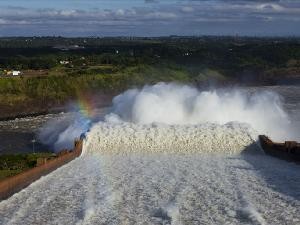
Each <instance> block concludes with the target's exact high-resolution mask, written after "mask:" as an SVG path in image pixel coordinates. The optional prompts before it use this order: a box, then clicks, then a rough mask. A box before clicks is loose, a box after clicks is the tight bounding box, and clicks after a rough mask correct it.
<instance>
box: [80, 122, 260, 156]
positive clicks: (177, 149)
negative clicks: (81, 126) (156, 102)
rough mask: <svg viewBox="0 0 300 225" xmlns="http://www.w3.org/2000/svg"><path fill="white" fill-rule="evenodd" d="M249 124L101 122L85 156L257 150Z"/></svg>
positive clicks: (89, 139) (90, 135)
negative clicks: (97, 154)
mask: <svg viewBox="0 0 300 225" xmlns="http://www.w3.org/2000/svg"><path fill="white" fill-rule="evenodd" d="M256 138H257V134H256V132H255V131H254V130H252V129H251V127H249V126H248V125H247V124H240V123H227V124H225V125H218V124H213V123H205V124H199V125H165V124H148V125H146V124H145V125H141V124H133V123H125V122H123V123H107V122H99V123H98V124H96V125H95V126H94V127H93V128H92V129H91V131H90V132H89V133H88V135H87V140H86V141H85V142H84V148H83V149H84V153H83V154H91V153H100V154H102V155H103V154H128V153H135V154H154V153H166V154H169V153H176V154H186V153H223V154H235V153H240V152H242V151H243V150H245V148H247V147H249V148H257V145H256V144H255V139H256Z"/></svg>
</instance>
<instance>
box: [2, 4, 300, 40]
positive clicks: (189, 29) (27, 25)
mask: <svg viewBox="0 0 300 225" xmlns="http://www.w3.org/2000/svg"><path fill="white" fill-rule="evenodd" d="M169 35H196V36H201V35H245V36H300V0H0V36H67V37H79V36H99V37H103V36H169Z"/></svg>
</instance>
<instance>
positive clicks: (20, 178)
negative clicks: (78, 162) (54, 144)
mask: <svg viewBox="0 0 300 225" xmlns="http://www.w3.org/2000/svg"><path fill="white" fill-rule="evenodd" d="M81 152H82V140H76V141H75V146H74V150H73V151H68V152H64V154H61V155H59V156H58V157H57V158H55V159H52V160H49V161H45V162H43V163H40V165H39V166H37V167H35V168H33V169H30V170H27V171H25V172H23V173H20V174H17V175H16V176H13V177H9V178H7V179H4V180H3V181H1V182H0V200H4V199H6V198H8V197H10V196H11V195H13V194H14V193H16V192H18V191H20V190H22V189H23V188H25V187H27V186H28V185H30V184H31V183H32V182H34V181H36V180H38V179H39V178H40V177H41V176H45V175H47V174H48V173H50V172H52V171H54V170H56V169H57V168H59V167H61V166H63V165H64V164H66V163H68V162H70V161H72V160H73V159H75V158H77V157H78V156H80V155H81Z"/></svg>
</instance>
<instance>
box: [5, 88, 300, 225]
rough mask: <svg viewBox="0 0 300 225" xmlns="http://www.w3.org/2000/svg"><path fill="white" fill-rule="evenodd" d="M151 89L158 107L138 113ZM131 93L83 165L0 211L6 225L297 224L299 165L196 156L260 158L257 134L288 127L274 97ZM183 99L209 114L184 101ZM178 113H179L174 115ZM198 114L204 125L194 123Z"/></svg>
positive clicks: (73, 165)
mask: <svg viewBox="0 0 300 225" xmlns="http://www.w3.org/2000/svg"><path fill="white" fill-rule="evenodd" d="M164 88H166V89H168V88H169V89H173V88H175V89H176V90H177V91H175V90H174V91H173V94H174V96H175V97H173V98H171V99H170V98H161V97H159V96H161V94H160V92H164V90H163V89H164ZM146 89H149V91H150V92H151V91H152V90H155V89H158V90H159V91H155V92H154V91H153V93H152V94H151V95H150V96H152V95H154V96H155V95H157V96H158V97H154V98H155V99H157V98H158V99H160V100H159V101H155V102H154V101H153V104H150V103H149V102H148V103H147V104H145V105H144V106H143V107H140V104H142V105H143V102H141V103H139V102H140V101H138V99H139V97H138V96H144V94H145V93H143V92H145V91H144V90H146ZM181 89H182V90H186V91H184V92H182V91H180V90H181ZM129 92H132V93H135V95H133V96H136V97H132V98H127V97H126V98H125V97H124V96H126V95H127V94H126V93H124V94H123V95H121V96H119V97H117V98H116V99H115V100H114V107H113V109H112V113H111V114H109V115H107V117H106V121H105V122H103V121H102V122H98V123H95V124H94V125H93V126H92V127H91V129H90V131H89V132H88V133H87V139H86V140H85V142H84V154H83V156H82V157H79V158H77V159H76V160H74V161H72V162H70V163H69V164H67V165H65V166H63V167H61V168H59V169H58V170H56V171H54V172H53V173H51V174H49V175H47V176H45V177H43V178H41V179H40V180H38V181H37V182H34V183H33V184H32V185H30V186H29V187H27V188H26V189H24V190H23V191H21V192H20V193H17V194H16V195H14V196H12V197H11V198H9V199H8V200H6V201H2V202H0V224H7V225H19V224H22V225H27V224H28V225H29V224H30V225H31V224H53V225H54V224H90V225H94V224H103V225H106V224H109V225H110V224H111V225H114V224H147V225H148V224H149V225H153V224H173V225H175V224H176V225H177V224H178V225H179V224H210V225H215V224H234V225H241V224H242V225H247V224H272V225H281V224H291V225H298V224H300V193H299V186H300V175H299V174H300V173H299V166H298V165H296V164H293V163H287V162H285V161H281V160H278V159H276V158H272V157H270V156H267V155H264V154H234V155H230V156H228V155H227V154H196V153H202V152H206V153H212V152H213V153H239V152H241V151H243V150H246V148H247V147H249V146H252V147H254V152H257V148H256V147H255V144H254V142H255V138H256V137H257V132H256V131H254V129H256V130H258V129H257V127H255V126H259V125H260V126H261V127H262V128H264V129H266V130H268V131H269V132H272V130H271V128H272V127H274V126H275V127H276V126H278V123H280V121H276V118H277V119H278V118H279V119H282V120H283V121H285V120H284V118H286V117H285V113H283V111H282V110H281V105H280V101H278V98H277V97H276V95H273V94H268V93H267V94H263V95H261V96H265V100H259V99H256V98H255V97H251V96H249V95H247V94H242V93H241V94H237V95H238V96H239V97H236V98H233V96H235V94H234V93H235V92H234V91H233V92H231V91H227V92H226V91H225V92H219V91H218V92H198V91H196V90H195V89H193V88H190V87H180V86H177V87H176V86H174V85H165V84H160V85H158V86H155V87H146V88H145V89H143V90H142V91H138V90H132V91H129ZM185 92H187V93H194V94H191V95H190V96H194V99H198V98H200V99H202V101H200V102H203V103H205V104H203V106H201V107H200V103H199V104H198V103H197V102H198V101H196V100H190V99H193V97H191V98H186V99H185V97H184V95H183V93H185ZM180 93H181V94H180ZM204 93H206V94H204ZM221 93H228V95H227V97H225V96H226V95H223V94H221ZM237 93H239V92H237ZM175 94H176V95H175ZM146 95H147V94H146ZM163 95H167V93H165V94H163ZM172 96H173V95H172ZM201 96H202V97H201ZM207 96H214V97H207ZM230 96H231V97H230ZM252 96H256V95H252ZM257 96H259V95H257ZM141 98H142V99H143V98H144V97H141ZM147 98H148V97H146V99H147ZM149 98H150V99H151V98H152V97H149ZM122 99H123V100H122ZM167 99H169V100H167ZM180 99H183V100H180ZM184 99H185V100H184ZM203 99H204V100H205V101H204V100H203ZM208 99H210V101H212V99H213V102H210V101H208ZM232 99H233V100H232ZM234 99H242V100H241V101H237V100H234ZM179 100H180V101H179ZM225 100H226V101H228V105H227V106H226V104H225V103H224V105H223V106H222V107H220V106H218V105H217V103H216V102H214V101H217V102H219V103H220V104H221V105H222V104H223V103H222V102H223V101H225ZM174 101H175V102H177V103H174ZM150 102H151V101H150ZM162 102H167V103H168V104H167V105H168V107H166V108H164V107H162V106H161V103H162ZM178 102H180V103H182V104H184V106H185V107H186V108H184V107H183V106H181V104H178ZM188 102H189V103H188ZM196 103H197V104H196ZM235 103H236V105H235ZM185 104H186V105H185ZM230 104H231V105H232V108H231V107H229V105H230ZM172 105H176V106H178V108H177V107H173V110H170V109H172V107H171V106H172ZM208 106H209V107H208ZM242 106H243V107H242ZM189 107H190V108H189ZM205 107H208V108H209V109H214V111H211V112H210V111H206V110H207V108H205ZM228 107H229V108H228ZM264 107H265V108H266V109H265V110H264ZM233 108H236V110H240V112H239V113H238V112H235V113H237V114H236V115H240V117H239V119H236V118H235V119H234V118H233V116H232V115H231V113H229V112H231V111H230V110H229V109H233ZM196 109H197V110H198V111H197V110H196ZM221 109H222V110H223V111H219V110H221ZM148 110H149V113H148ZM202 110H203V111H202ZM224 110H225V111H224ZM226 110H227V111H226ZM297 110H298V111H299V108H298V109H297ZM150 111H151V113H150ZM141 112H144V113H141ZM162 112H165V113H162ZM179 112H180V113H179ZM196 112H198V114H197V113H196ZM204 112H207V113H208V114H205V113H204ZM250 112H251V113H250ZM255 112H256V113H255ZM264 112H268V113H269V114H270V115H268V114H267V115H266V113H264ZM157 113H158V114H157ZM201 113H202V114H203V116H204V117H202V118H206V119H202V120H201V119H199V118H200V116H199V118H198V117H197V116H196V115H201ZM175 114H176V116H175ZM223 114H224V115H227V117H226V118H227V119H228V118H229V119H228V121H227V119H224V118H225V116H224V115H223ZM157 115H160V116H157ZM183 115H184V116H183ZM192 115H194V116H195V117H192ZM213 115H216V116H217V115H219V116H220V117H216V118H219V119H220V118H222V120H221V119H220V120H219V121H215V120H213V118H214V117H213ZM245 115H252V116H253V115H258V116H259V118H264V119H263V120H261V123H263V124H256V125H255V123H254V122H255V121H254V118H252V117H251V118H252V120H253V123H250V122H249V121H250V119H249V118H247V117H245V118H244V116H245ZM205 116H206V117H205ZM223 116H224V117H223ZM268 117H270V118H268ZM153 118H154V119H153ZM162 118H164V119H165V121H162ZM179 118H181V119H179ZM192 118H194V119H192ZM195 118H196V119H195ZM271 118H273V119H271ZM232 120H234V121H236V120H238V121H239V122H230V121H232ZM246 120H248V123H241V122H247V121H246ZM154 121H156V122H155V123H152V122H154ZM180 121H181V122H180ZM272 121H273V123H274V124H272V123H271V122H272ZM133 122H134V123H133ZM158 122H165V123H158ZM283 125H284V123H283ZM76 126H77V125H75V126H73V128H76ZM283 128H284V127H283ZM62 130H63V131H64V132H63V133H64V134H66V133H67V132H68V131H70V130H69V129H66V127H64V128H63V129H62ZM259 132H261V131H259ZM61 137H63V135H61ZM56 138H57V137H54V139H56ZM60 143H62V142H60ZM247 152H248V151H247ZM95 153H97V154H95ZM123 153H124V154H123ZM129 153H132V154H129ZM137 153H138V154H137ZM140 153H151V154H140ZM155 153H159V154H155ZM162 153H167V154H162ZM174 153H176V154H174ZM177 153H180V154H177ZM181 153H183V154H181ZM184 153H189V154H184ZM190 153H193V154H190Z"/></svg>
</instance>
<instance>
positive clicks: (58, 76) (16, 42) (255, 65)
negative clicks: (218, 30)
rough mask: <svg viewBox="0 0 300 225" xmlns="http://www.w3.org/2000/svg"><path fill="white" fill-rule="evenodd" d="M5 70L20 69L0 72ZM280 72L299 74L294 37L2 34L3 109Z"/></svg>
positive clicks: (255, 79)
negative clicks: (159, 84)
mask: <svg viewBox="0 0 300 225" xmlns="http://www.w3.org/2000/svg"><path fill="white" fill-rule="evenodd" d="M11 70H21V72H22V75H21V76H19V77H12V76H7V75H5V72H6V71H11ZM1 74H2V75H1ZM285 78H293V79H294V78H300V40H299V39H296V38H290V39H288V38H236V37H176V36H174V37H166V38H61V37H44V38H38V37H33V38H0V107H1V108H2V109H3V110H2V114H3V115H8V114H9V113H10V112H12V111H16V110H20V109H30V110H31V111H33V110H34V109H33V108H34V107H35V110H37V111H38V110H39V109H40V108H43V109H47V108H51V107H52V106H53V105H62V104H64V103H65V102H67V101H69V100H70V99H74V98H76V96H77V95H78V93H82V92H87V91H89V92H98V91H100V92H104V93H118V92H120V91H123V90H125V89H127V88H130V87H137V86H142V85H144V84H153V83H157V82H160V81H166V82H170V81H176V82H183V83H190V84H193V85H196V86H200V85H205V84H211V83H212V82H213V84H218V83H221V84H224V83H234V82H239V83H241V82H242V83H244V84H255V85H259V84H275V83H276V82H277V81H278V80H280V79H285ZM299 80H300V79H299ZM3 115H0V116H3Z"/></svg>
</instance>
